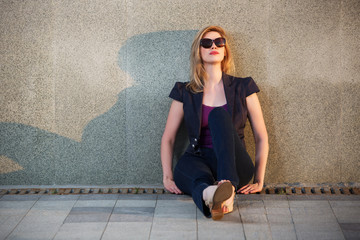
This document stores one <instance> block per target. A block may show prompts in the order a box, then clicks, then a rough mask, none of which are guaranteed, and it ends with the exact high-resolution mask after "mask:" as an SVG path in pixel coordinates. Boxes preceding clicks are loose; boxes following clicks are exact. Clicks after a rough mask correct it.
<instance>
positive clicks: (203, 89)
mask: <svg viewBox="0 0 360 240" xmlns="http://www.w3.org/2000/svg"><path fill="white" fill-rule="evenodd" d="M190 61H191V79H190V82H186V83H181V82H177V83H176V84H175V86H174V88H173V89H172V91H171V93H170V97H171V98H172V99H174V100H173V102H172V104H171V107H170V111H169V115H168V119H167V122H166V126H165V131H164V134H163V137H162V141H161V162H162V167H163V183H164V187H165V188H166V189H167V190H168V191H170V192H171V193H175V194H182V193H185V194H188V195H191V196H192V198H193V200H194V202H195V204H196V205H197V207H198V208H199V209H200V210H201V211H202V212H203V214H204V215H205V216H206V217H210V216H211V217H212V218H213V219H214V220H218V219H221V218H222V217H223V215H224V214H226V213H229V212H231V211H232V210H233V204H234V197H235V191H237V192H238V193H243V194H248V193H255V192H260V191H261V190H262V187H263V184H264V175H265V167H266V162H267V156H268V148H269V147H268V137H267V131H266V127H265V123H264V119H263V115H262V111H261V106H260V103H259V100H258V97H257V95H256V92H259V89H258V87H257V85H256V84H255V82H254V81H253V79H252V78H250V77H248V78H236V77H233V76H230V75H228V74H227V73H228V72H229V71H230V70H231V69H232V67H233V61H232V57H231V52H230V48H229V45H228V39H227V37H226V34H225V32H224V30H223V29H222V28H221V27H218V26H209V27H206V28H204V29H203V30H201V31H199V32H198V33H197V35H196V36H195V39H194V41H193V44H192V47H191V57H190ZM183 118H184V120H185V123H186V126H187V130H188V135H189V140H190V144H189V146H188V148H187V150H186V152H185V153H184V154H183V155H182V157H181V158H180V159H179V161H178V163H177V164H176V167H175V169H174V173H173V172H172V157H173V146H174V141H175V137H176V133H177V130H178V128H179V126H180V124H181V122H182V119H183ZM247 118H249V120H250V123H251V126H252V130H253V133H254V136H255V142H256V156H255V167H254V165H253V163H252V160H251V158H250V157H249V155H248V154H247V152H246V149H245V143H244V127H245V123H246V120H247ZM254 173H255V177H254V181H253V183H252V184H248V183H249V181H250V180H251V178H252V177H253V175H254Z"/></svg>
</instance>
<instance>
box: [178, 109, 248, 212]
mask: <svg viewBox="0 0 360 240" xmlns="http://www.w3.org/2000/svg"><path fill="white" fill-rule="evenodd" d="M208 120H209V128H210V132H211V136H212V144H213V149H211V148H201V149H200V150H201V153H200V155H196V154H193V153H189V152H185V153H184V155H182V157H181V158H180V159H179V161H178V163H177V164H176V166H175V170H174V181H175V184H176V186H177V187H178V188H179V189H180V190H181V191H183V192H184V193H185V194H188V195H191V196H192V198H193V200H194V202H195V204H196V206H197V207H198V208H199V209H200V210H201V211H202V212H203V214H204V215H205V216H206V217H210V216H211V214H210V210H209V208H208V207H207V206H206V205H205V202H204V201H203V199H202V192H203V191H204V189H205V188H207V187H208V186H210V185H213V184H214V182H215V181H221V180H230V181H231V183H232V184H233V185H234V186H235V187H236V189H238V188H240V187H242V186H244V185H246V184H248V183H249V181H250V180H251V178H252V177H253V175H254V164H253V162H252V161H251V158H250V156H249V154H248V153H247V152H246V149H245V147H244V146H243V144H242V143H241V140H240V138H239V136H238V135H237V133H236V131H235V129H234V126H233V124H232V121H231V119H230V115H229V113H228V112H227V111H226V110H225V109H223V108H221V107H217V108H214V109H213V110H212V111H211V112H210V114H209V119H208Z"/></svg>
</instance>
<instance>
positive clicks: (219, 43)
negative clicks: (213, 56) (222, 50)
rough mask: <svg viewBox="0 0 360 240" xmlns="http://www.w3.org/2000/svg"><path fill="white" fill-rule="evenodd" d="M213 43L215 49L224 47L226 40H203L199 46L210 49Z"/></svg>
mask: <svg viewBox="0 0 360 240" xmlns="http://www.w3.org/2000/svg"><path fill="white" fill-rule="evenodd" d="M213 43H215V45H216V46H217V47H225V43H226V40H225V38H216V39H214V40H212V39H210V38H203V39H201V40H200V46H202V47H203V48H211V46H212V45H213Z"/></svg>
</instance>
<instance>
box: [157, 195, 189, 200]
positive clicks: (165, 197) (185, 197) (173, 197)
mask: <svg viewBox="0 0 360 240" xmlns="http://www.w3.org/2000/svg"><path fill="white" fill-rule="evenodd" d="M157 200H191V201H192V198H191V197H190V196H188V195H184V194H182V195H177V194H160V195H158V197H157Z"/></svg>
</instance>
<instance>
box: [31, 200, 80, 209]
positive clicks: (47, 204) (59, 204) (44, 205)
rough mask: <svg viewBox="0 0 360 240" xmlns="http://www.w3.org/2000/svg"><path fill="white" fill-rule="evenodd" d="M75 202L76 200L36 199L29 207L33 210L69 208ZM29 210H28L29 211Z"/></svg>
mask: <svg viewBox="0 0 360 240" xmlns="http://www.w3.org/2000/svg"><path fill="white" fill-rule="evenodd" d="M75 203H76V200H61V201H60V200H51V201H40V200H39V201H37V202H36V203H35V204H34V206H33V207H32V208H31V211H33V210H37V209H39V210H50V211H54V210H69V211H70V210H71V208H72V207H73V206H74V204H75ZM31 211H30V212H31Z"/></svg>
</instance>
